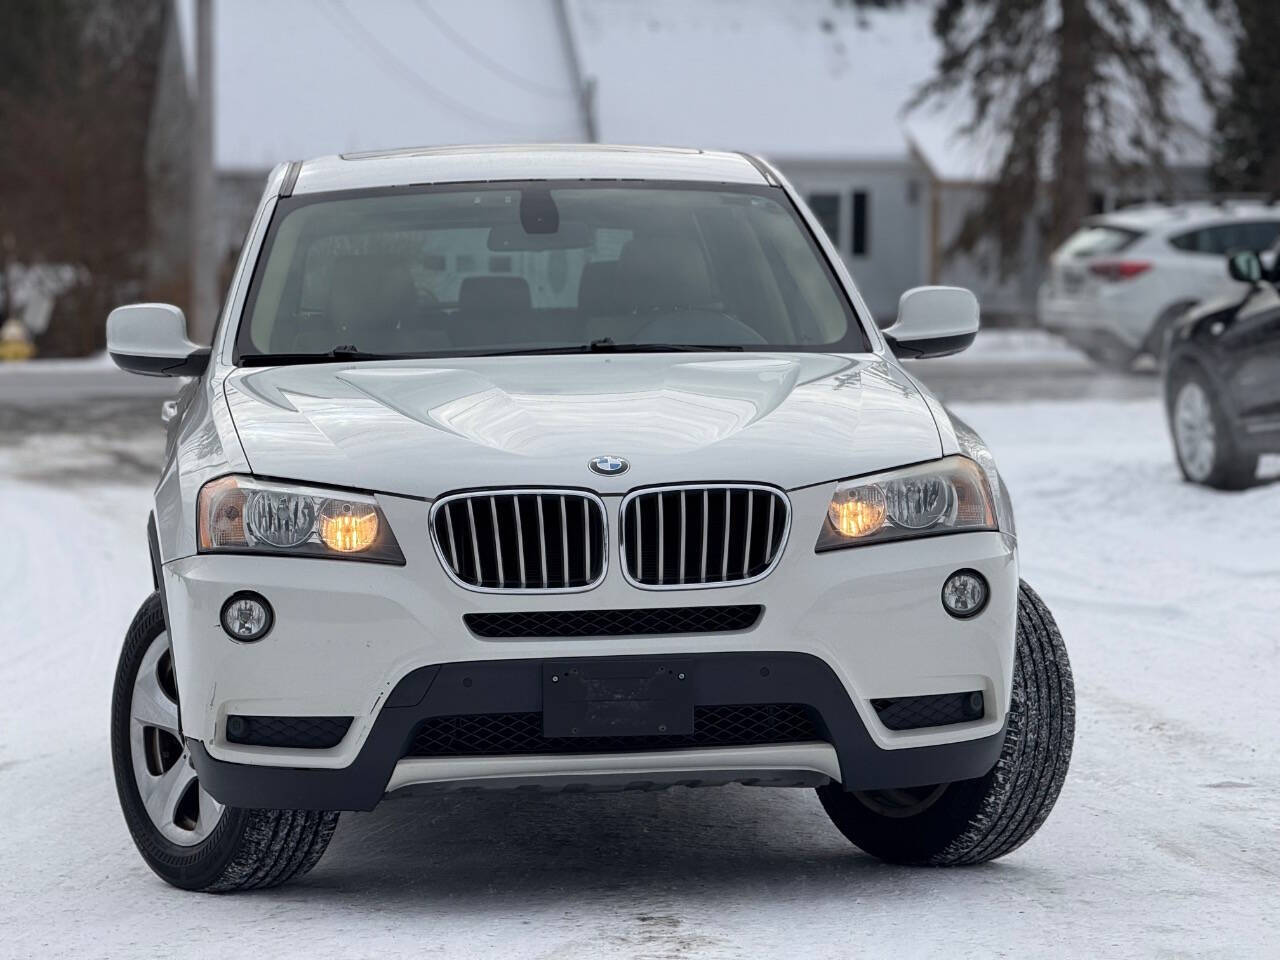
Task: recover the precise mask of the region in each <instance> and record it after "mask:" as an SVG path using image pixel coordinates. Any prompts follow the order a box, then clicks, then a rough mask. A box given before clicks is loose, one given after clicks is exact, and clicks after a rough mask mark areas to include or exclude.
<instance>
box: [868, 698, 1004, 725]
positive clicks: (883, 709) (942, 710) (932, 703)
mask: <svg viewBox="0 0 1280 960" xmlns="http://www.w3.org/2000/svg"><path fill="white" fill-rule="evenodd" d="M871 705H872V706H874V707H875V708H876V713H877V714H878V715H879V717H880V722H881V723H883V724H884V725H885V726H886V727H888V728H889V729H890V730H918V729H920V728H921V727H945V726H946V725H947V724H951V723H965V722H966V721H969V720H981V719H982V716H983V714H984V712H985V709H986V708H985V704H984V702H983V696H982V693H981V692H980V691H978V690H974V691H973V692H971V693H943V694H938V695H936V696H932V697H892V698H890V699H887V700H872V701H871Z"/></svg>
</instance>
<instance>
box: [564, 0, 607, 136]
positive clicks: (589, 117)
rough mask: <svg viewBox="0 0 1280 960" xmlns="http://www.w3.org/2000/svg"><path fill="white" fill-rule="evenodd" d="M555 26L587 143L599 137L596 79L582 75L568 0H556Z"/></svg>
mask: <svg viewBox="0 0 1280 960" xmlns="http://www.w3.org/2000/svg"><path fill="white" fill-rule="evenodd" d="M555 11H556V26H557V27H559V28H560V40H561V42H562V43H563V44H564V55H565V59H566V61H567V62H568V66H569V78H570V80H571V81H572V82H573V89H574V92H575V93H576V94H577V97H578V109H579V111H580V113H581V115H582V133H583V137H584V139H585V140H586V142H587V143H596V142H598V141H599V139H600V130H599V128H598V125H597V124H596V80H595V77H584V76H583V75H582V60H581V59H580V58H579V57H578V45H577V44H576V43H574V40H573V24H572V22H570V19H569V5H568V0H556V2H555Z"/></svg>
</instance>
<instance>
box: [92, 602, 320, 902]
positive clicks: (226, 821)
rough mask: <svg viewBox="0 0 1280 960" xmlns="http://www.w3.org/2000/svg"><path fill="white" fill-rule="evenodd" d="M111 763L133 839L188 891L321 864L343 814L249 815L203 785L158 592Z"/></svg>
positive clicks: (144, 613) (117, 698) (139, 644)
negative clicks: (182, 716)
mask: <svg viewBox="0 0 1280 960" xmlns="http://www.w3.org/2000/svg"><path fill="white" fill-rule="evenodd" d="M111 760H112V766H113V767H114V768H115V778H116V792H117V794H118V795H119V797H120V808H121V810H122V811H123V812H124V818H125V823H126V824H127V825H128V827H129V832H130V834H132V835H133V842H134V844H135V845H136V846H137V848H138V852H139V853H141V854H142V858H143V860H145V861H146V863H147V866H149V867H150V868H151V869H152V870H153V871H155V873H156V874H157V875H158V876H159V877H160V878H161V879H163V880H165V881H167V882H168V883H171V884H173V885H174V886H175V887H181V888H183V889H185V890H206V891H211V892H223V891H230V890H247V889H252V888H263V887H274V886H278V885H280V884H282V883H285V882H286V881H288V880H291V879H293V878H294V877H300V876H302V875H303V874H304V873H306V872H307V871H308V870H310V869H311V868H312V867H314V866H315V865H316V863H317V862H319V860H320V857H321V856H322V855H323V854H324V851H325V848H326V847H327V846H328V845H329V840H330V839H331V838H332V837H333V831H334V829H335V828H336V827H337V825H338V814H337V813H330V812H317V811H308V810H245V809H239V808H236V807H227V806H223V805H222V804H220V803H218V802H217V801H216V800H214V799H213V798H212V797H211V796H209V794H207V793H205V791H204V790H203V789H202V788H201V787H200V781H199V778H198V777H197V776H196V771H195V768H194V767H193V766H192V765H191V760H190V757H189V756H188V754H187V749H186V743H185V741H184V740H183V738H182V733H181V730H180V729H179V719H178V691H177V687H176V683H175V681H174V674H173V657H172V652H171V649H170V645H169V634H168V631H167V629H166V628H165V623H164V613H163V611H162V609H161V604H160V595H159V594H158V593H153V594H152V595H151V596H150V597H148V598H147V599H146V601H145V602H144V603H143V604H142V607H141V608H140V609H139V610H138V613H137V614H136V615H135V616H134V618H133V623H132V624H130V626H129V632H128V633H127V634H126V636H125V642H124V649H123V650H122V651H121V652H120V661H119V664H118V666H117V667H116V679H115V690H114V693H113V695H112V698H111Z"/></svg>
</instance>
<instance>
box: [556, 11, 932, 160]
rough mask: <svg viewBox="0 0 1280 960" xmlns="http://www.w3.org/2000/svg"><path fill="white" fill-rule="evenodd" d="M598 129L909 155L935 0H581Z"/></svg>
mask: <svg viewBox="0 0 1280 960" xmlns="http://www.w3.org/2000/svg"><path fill="white" fill-rule="evenodd" d="M573 9H574V12H575V18H574V22H575V27H576V37H577V39H578V42H579V48H580V50H581V56H582V68H583V72H584V73H585V74H587V75H589V76H591V77H594V78H595V82H596V105H597V112H598V115H599V124H600V136H601V138H602V139H605V140H613V141H621V142H627V143H635V142H645V143H679V144H699V145H707V146H713V147H733V148H735V149H743V150H751V151H754V152H759V153H763V154H766V155H768V156H770V157H774V158H787V157H804V158H813V157H835V158H846V157H859V158H879V157H892V158H901V157H904V156H905V155H906V153H907V142H906V140H905V138H904V136H903V130H902V125H901V121H900V113H901V111H902V108H903V106H904V104H905V103H906V102H907V100H908V99H909V98H910V96H911V94H912V92H913V91H914V90H915V88H916V87H917V86H918V85H919V84H920V83H921V82H922V81H924V80H925V79H926V78H927V77H928V76H929V73H930V71H931V70H932V69H933V64H934V60H935V58H936V53H937V46H936V43H935V41H934V39H933V36H932V33H931V31H930V24H929V10H928V8H927V7H922V6H915V5H909V6H908V7H907V8H906V9H904V10H901V11H894V12H883V11H869V12H866V13H854V12H852V11H851V10H850V9H849V8H848V7H841V6H838V5H837V4H835V3H833V2H832V0H789V2H787V3H779V2H776V0H700V2H696V3H691V2H688V0H590V2H578V3H576V4H574V6H573Z"/></svg>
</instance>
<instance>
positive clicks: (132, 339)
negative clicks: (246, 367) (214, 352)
mask: <svg viewBox="0 0 1280 960" xmlns="http://www.w3.org/2000/svg"><path fill="white" fill-rule="evenodd" d="M107 352H108V353H109V354H111V359H112V360H114V361H115V364H116V366H117V367H119V368H120V369H121V370H125V371H127V372H128V373H140V374H142V375H143V376H146V377H198V376H200V374H202V373H204V371H205V368H206V367H208V366H209V348H208V347H201V346H199V345H197V344H194V343H192V342H191V341H190V340H188V339H187V318H186V317H185V316H183V314H182V311H181V310H179V309H178V308H177V307H174V306H171V305H169V304H167V303H133V304H130V305H129V306H127V307H116V308H115V309H114V310H112V311H111V314H110V316H108V317H107Z"/></svg>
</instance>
